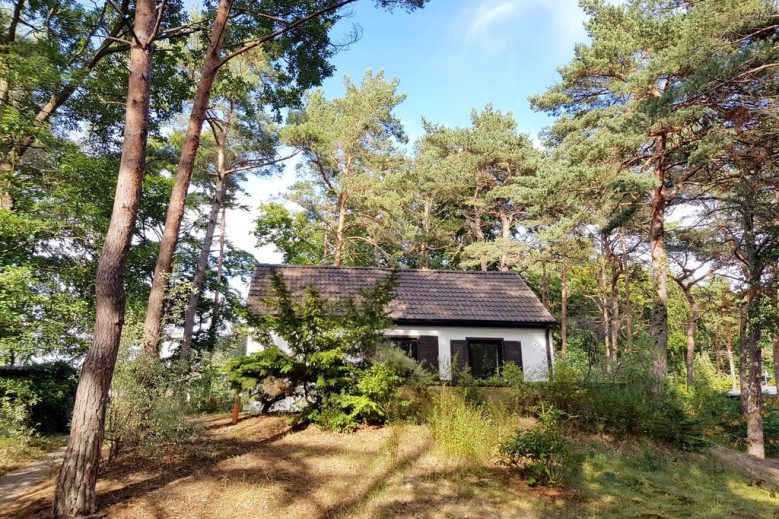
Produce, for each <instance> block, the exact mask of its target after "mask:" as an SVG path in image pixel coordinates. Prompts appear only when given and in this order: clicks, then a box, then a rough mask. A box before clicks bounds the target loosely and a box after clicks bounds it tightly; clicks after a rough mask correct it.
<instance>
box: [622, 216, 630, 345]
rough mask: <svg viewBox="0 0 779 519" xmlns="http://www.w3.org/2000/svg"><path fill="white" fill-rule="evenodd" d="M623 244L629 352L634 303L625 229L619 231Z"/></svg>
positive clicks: (626, 328) (626, 327)
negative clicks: (631, 300) (631, 297)
mask: <svg viewBox="0 0 779 519" xmlns="http://www.w3.org/2000/svg"><path fill="white" fill-rule="evenodd" d="M619 236H620V241H621V242H622V258H621V263H622V270H623V272H624V277H623V279H624V280H625V305H624V306H625V347H626V349H627V350H628V351H630V350H631V349H632V348H633V303H631V302H630V265H629V264H628V248H627V244H626V242H625V229H624V228H622V227H620V229H619Z"/></svg>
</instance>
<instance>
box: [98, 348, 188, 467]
mask: <svg viewBox="0 0 779 519" xmlns="http://www.w3.org/2000/svg"><path fill="white" fill-rule="evenodd" d="M179 376H180V375H179V374H178V371H177V370H172V369H169V368H167V367H166V366H165V365H164V364H163V363H162V362H161V361H160V360H159V359H156V358H155V359H149V358H147V357H144V356H140V357H137V356H133V355H131V354H130V350H129V349H127V348H122V350H120V358H119V360H118V362H117V364H116V370H115V372H114V377H113V380H112V383H111V400H110V402H109V406H108V413H107V420H106V434H105V437H106V440H108V441H109V442H111V451H110V456H111V457H113V456H115V455H117V454H118V453H119V452H120V450H122V449H125V448H131V449H135V450H138V451H139V452H140V453H141V454H143V455H152V454H153V453H154V452H155V451H157V450H158V449H159V448H160V446H161V445H165V444H168V445H171V444H179V445H183V444H187V443H190V442H191V441H192V440H193V439H194V438H195V437H196V436H197V434H198V433H199V432H200V429H199V428H198V427H197V426H196V425H195V424H194V423H193V422H191V421H190V420H189V419H188V417H187V412H188V406H187V403H186V397H185V392H183V391H181V384H182V382H181V380H179Z"/></svg>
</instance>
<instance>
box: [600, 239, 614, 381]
mask: <svg viewBox="0 0 779 519" xmlns="http://www.w3.org/2000/svg"><path fill="white" fill-rule="evenodd" d="M601 247H603V238H601ZM599 280H600V306H601V312H602V313H603V341H604V343H605V345H606V371H607V372H609V373H610V372H611V364H612V345H611V331H610V328H611V317H610V315H609V289H608V284H607V282H606V256H605V250H601V253H600V278H599Z"/></svg>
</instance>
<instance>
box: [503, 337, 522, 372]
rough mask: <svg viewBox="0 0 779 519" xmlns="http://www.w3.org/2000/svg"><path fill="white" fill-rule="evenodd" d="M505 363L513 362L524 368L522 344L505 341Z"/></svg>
mask: <svg viewBox="0 0 779 519" xmlns="http://www.w3.org/2000/svg"><path fill="white" fill-rule="evenodd" d="M503 362H513V363H514V364H516V365H517V366H519V367H520V368H521V367H522V343H521V342H519V341H503Z"/></svg>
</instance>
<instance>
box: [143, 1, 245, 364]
mask: <svg viewBox="0 0 779 519" xmlns="http://www.w3.org/2000/svg"><path fill="white" fill-rule="evenodd" d="M231 7H232V0H220V1H219V6H218V7H217V11H216V18H215V20H214V26H213V29H212V31H211V41H210V43H209V45H208V49H207V51H206V56H205V61H204V63H203V71H202V75H201V76H200V81H199V82H198V85H197V89H196V91H195V97H194V101H193V104H192V111H191V113H190V116H189V123H188V125H187V132H186V135H185V136H184V144H183V146H182V149H181V157H180V158H179V163H178V167H177V169H176V177H175V179H174V181H173V191H172V193H171V196H170V201H169V203H168V212H167V215H166V218H165V231H164V232H163V235H162V241H161V242H160V251H159V253H158V256H157V264H156V265H155V267H154V278H153V280H152V286H151V292H150V294H149V303H148V306H147V308H146V320H145V322H144V327H143V343H144V349H145V350H146V352H147V353H148V354H149V355H153V356H157V355H158V354H159V350H158V349H159V342H160V334H161V332H162V320H163V315H164V312H165V296H166V294H167V288H168V279H169V277H170V273H171V270H172V268H173V255H174V253H175V251H176V245H177V244H178V239H179V231H180V229H181V222H182V220H183V219H184V209H185V204H186V201H187V191H188V190H189V183H190V179H191V178H192V169H193V168H194V166H195V158H196V156H197V151H198V148H199V147H200V133H201V131H202V129H203V122H204V121H205V118H206V110H208V103H209V101H210V98H211V88H212V87H213V85H214V81H215V80H216V74H217V72H218V70H219V67H220V65H221V61H222V56H221V54H222V42H223V39H224V33H225V30H226V29H227V24H228V18H229V14H230V9H231Z"/></svg>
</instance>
